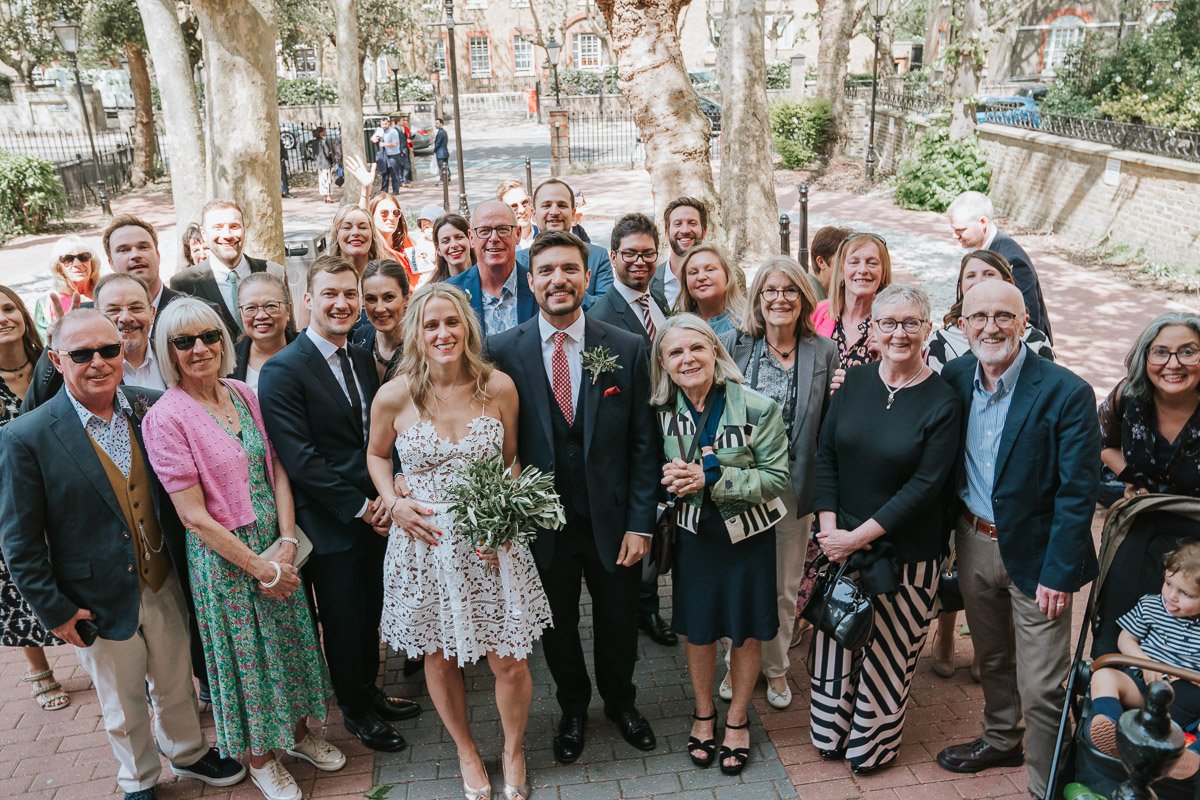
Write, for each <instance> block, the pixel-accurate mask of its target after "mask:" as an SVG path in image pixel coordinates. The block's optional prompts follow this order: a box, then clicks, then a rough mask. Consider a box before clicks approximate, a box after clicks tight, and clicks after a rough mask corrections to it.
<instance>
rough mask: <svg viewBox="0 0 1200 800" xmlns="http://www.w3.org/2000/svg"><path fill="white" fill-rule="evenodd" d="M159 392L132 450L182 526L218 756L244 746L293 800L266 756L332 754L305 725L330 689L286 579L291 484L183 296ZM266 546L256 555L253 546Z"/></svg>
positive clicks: (294, 794)
mask: <svg viewBox="0 0 1200 800" xmlns="http://www.w3.org/2000/svg"><path fill="white" fill-rule="evenodd" d="M155 349H156V352H158V353H159V363H160V364H161V366H162V371H163V378H164V380H165V381H166V383H167V385H168V386H169V387H171V388H170V389H168V390H167V392H166V394H164V395H163V396H162V398H161V399H159V401H158V402H157V403H155V404H154V406H153V407H152V408H151V409H150V411H149V412H148V413H147V414H146V417H145V420H144V421H143V423H142V431H143V433H144V436H145V442H146V452H147V455H148V457H149V459H150V463H151V464H152V465H153V467H154V471H155V473H157V475H158V477H159V479H160V480H161V481H162V484H163V486H164V487H165V488H166V490H167V491H168V492H169V493H170V495H171V501H172V502H173V503H174V505H175V509H176V510H177V511H178V512H179V517H180V519H181V520H182V521H183V524H184V526H185V527H186V528H187V530H188V536H187V560H188V571H189V574H190V576H191V584H192V595H193V597H194V599H195V603H196V617H197V621H198V623H199V628H200V638H201V640H202V642H203V644H204V657H205V662H206V665H207V667H208V674H209V683H210V687H211V690H212V704H213V718H214V720H215V721H216V733H217V744H218V746H219V747H220V750H221V753H222V755H226V756H237V755H240V754H241V753H243V752H246V751H249V756H250V778H251V780H252V781H253V782H254V784H255V785H256V786H258V787H259V789H261V790H262V792H263V794H264V795H265V796H266V798H267V799H268V800H300V797H301V792H300V787H299V786H298V785H297V784H296V781H295V779H294V778H293V777H292V776H291V774H290V773H289V772H288V771H287V769H285V768H284V766H283V765H282V764H281V763H280V762H279V760H278V759H276V758H275V755H274V751H275V750H284V751H286V752H287V753H289V754H290V755H293V756H296V757H297V758H301V759H304V760H305V761H308V762H310V763H311V764H313V765H314V766H315V767H316V768H317V769H319V770H326V771H330V770H336V769H340V768H341V767H342V766H343V765H344V764H345V763H346V758H345V756H344V755H342V753H341V752H340V751H339V750H338V749H337V748H336V747H334V746H333V745H331V744H329V743H328V742H327V741H325V740H324V739H322V738H321V737H319V736H317V735H316V734H315V733H312V732H310V731H309V730H308V726H307V723H306V718H307V717H315V718H317V719H323V718H324V716H325V703H326V700H327V699H328V697H329V695H330V694H331V689H330V686H329V680H328V676H327V674H326V671H325V664H324V661H323V660H322V657H321V651H320V648H319V647H318V643H317V634H316V628H315V626H314V625H313V620H312V616H311V613H310V611H309V607H308V603H307V602H306V600H305V596H304V592H302V591H297V590H298V589H299V586H300V576H299V573H298V572H297V565H296V564H295V563H294V561H295V558H296V553H297V545H298V544H299V541H298V539H297V538H296V535H295V534H296V525H295V509H294V507H293V505H292V491H291V485H290V483H289V482H288V478H287V475H286V474H285V473H284V471H283V468H282V467H281V466H280V464H279V461H278V459H277V458H276V457H275V453H274V451H273V450H272V448H271V442H270V440H269V439H268V438H267V433H266V430H265V428H264V427H263V421H262V414H261V412H260V410H259V406H258V400H257V399H256V398H255V396H254V393H253V392H252V391H251V390H250V387H249V386H247V385H246V384H244V383H242V382H240V381H233V380H222V378H221V376H222V375H227V374H229V372H230V371H231V370H232V368H233V345H232V343H231V342H230V340H229V334H228V333H226V332H225V328H224V326H223V325H222V324H221V319H220V317H218V316H217V314H216V312H215V311H213V310H212V309H211V308H210V307H209V306H208V305H206V304H205V303H203V302H201V301H199V300H195V299H191V298H187V299H183V300H176V301H175V302H174V303H172V304H171V305H169V306H167V308H165V309H164V310H163V313H162V315H161V316H160V317H159V319H158V323H157V326H156V331H155ZM276 542H278V543H279V545H280V546H279V547H278V548H277V552H276V553H275V554H274V555H272V556H271V558H270V560H268V559H267V558H264V556H263V555H262V553H263V552H264V551H265V550H266V549H267V548H268V547H269V546H271V545H273V544H275V543H276Z"/></svg>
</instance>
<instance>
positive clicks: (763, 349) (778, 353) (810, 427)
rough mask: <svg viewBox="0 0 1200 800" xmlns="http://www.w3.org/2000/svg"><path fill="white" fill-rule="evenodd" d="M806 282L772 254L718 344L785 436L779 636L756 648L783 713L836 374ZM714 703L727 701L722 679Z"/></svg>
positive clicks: (811, 553)
mask: <svg viewBox="0 0 1200 800" xmlns="http://www.w3.org/2000/svg"><path fill="white" fill-rule="evenodd" d="M807 277H808V276H806V275H805V274H804V272H803V270H802V269H801V268H800V264H799V262H797V261H796V260H795V259H794V258H791V257H790V256H772V257H771V258H768V259H767V260H766V261H765V262H763V265H762V266H761V267H759V268H758V273H757V274H756V275H755V276H754V283H753V284H752V285H751V287H750V313H748V314H747V315H746V320H745V322H743V323H742V327H741V329H740V330H737V331H730V332H728V333H724V334H722V335H721V344H722V345H723V346H724V347H725V349H726V350H727V351H729V355H730V357H731V358H732V359H733V363H734V364H736V365H737V367H738V369H739V370H741V372H742V375H744V376H745V377H746V379H747V383H748V385H749V387H750V388H751V389H754V390H755V391H759V392H762V393H763V394H764V395H766V396H767V397H769V398H771V399H772V400H774V401H775V404H776V405H777V406H779V409H780V411H781V412H782V413H783V424H784V427H785V428H786V429H787V434H788V471H789V473H790V476H791V483H790V485H789V486H788V488H786V489H785V490H784V491H783V493H782V494H781V495H780V497H781V498H782V500H783V505H784V508H785V509H786V514H785V515H784V517H783V519H781V520H780V521H779V523H778V524H777V525H776V526H775V593H776V604H777V607H778V610H779V633H778V635H777V636H776V637H775V638H774V639H772V640H771V641H769V642H767V643H765V644H764V645H763V646H762V662H763V663H762V671H763V677H765V678H766V679H767V702H768V703H770V704H771V705H772V706H774V707H775V708H787V707H788V706H789V705H791V702H792V690H791V687H790V686H788V681H787V675H788V669H789V668H790V666H791V664H790V662H789V661H788V648H789V647H790V646H791V644H792V628H793V626H794V625H795V623H796V612H797V609H802V608H804V605H805V603H806V602H807V601H808V596H809V592H810V591H811V589H812V582H813V578H814V577H816V571H817V565H816V562H817V556H818V551H819V548H818V547H817V546H816V543H815V542H813V541H812V537H811V535H810V534H811V531H812V522H813V513H812V512H813V488H814V484H815V481H816V473H815V471H814V470H815V464H814V461H815V456H816V450H817V433H818V431H819V429H820V426H821V420H822V419H823V418H824V417H825V411H826V406H827V402H828V397H829V390H830V387H829V382H830V380H832V378H833V371H834V370H835V369H837V366H838V361H837V347H836V346H835V345H834V343H833V342H832V341H830V340H829V339H826V338H825V337H824V336H819V335H818V334H817V332H816V330H815V329H814V328H813V324H812V312H813V308H814V307H815V306H816V300H815V299H814V297H813V294H812V291H811V287H810V286H809V284H808V280H807ZM718 693H719V694H720V696H721V698H722V699H724V700H728V699H730V698H731V697H732V696H733V683H732V675H731V674H730V673H726V674H725V678H724V680H722V681H721V686H720V688H719V689H718Z"/></svg>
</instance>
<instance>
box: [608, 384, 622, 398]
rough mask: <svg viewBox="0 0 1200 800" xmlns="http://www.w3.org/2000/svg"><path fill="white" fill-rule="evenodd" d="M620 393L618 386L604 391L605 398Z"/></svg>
mask: <svg viewBox="0 0 1200 800" xmlns="http://www.w3.org/2000/svg"><path fill="white" fill-rule="evenodd" d="M620 393H621V387H620V386H610V387H608V388H607V389H605V390H604V396H605V397H612V396H613V395H614V394H620Z"/></svg>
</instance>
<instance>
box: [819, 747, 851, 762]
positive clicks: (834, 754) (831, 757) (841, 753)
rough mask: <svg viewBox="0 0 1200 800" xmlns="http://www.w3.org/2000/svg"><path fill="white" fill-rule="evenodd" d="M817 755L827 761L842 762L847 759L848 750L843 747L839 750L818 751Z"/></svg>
mask: <svg viewBox="0 0 1200 800" xmlns="http://www.w3.org/2000/svg"><path fill="white" fill-rule="evenodd" d="M817 755H819V756H820V757H821V758H823V759H825V760H826V761H841V760H842V759H843V758H845V757H846V748H844V747H841V748H838V749H837V750H818V751H817Z"/></svg>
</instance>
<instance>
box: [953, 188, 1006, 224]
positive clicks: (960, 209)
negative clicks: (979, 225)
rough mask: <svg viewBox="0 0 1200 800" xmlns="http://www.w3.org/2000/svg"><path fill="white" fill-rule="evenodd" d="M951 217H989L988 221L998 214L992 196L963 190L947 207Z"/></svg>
mask: <svg viewBox="0 0 1200 800" xmlns="http://www.w3.org/2000/svg"><path fill="white" fill-rule="evenodd" d="M946 216H947V217H949V218H950V219H958V218H961V217H970V218H971V219H985V218H986V219H987V221H988V222H991V221H992V218H993V217H995V216H996V208H995V206H993V205H992V201H991V198H989V197H988V196H987V195H986V194H984V193H983V192H963V193H962V194H960V195H959V196H958V197H956V198H954V201H953V202H952V203H950V206H949V207H948V208H947V209H946Z"/></svg>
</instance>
